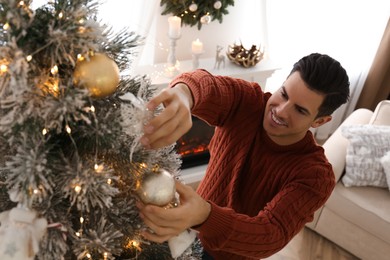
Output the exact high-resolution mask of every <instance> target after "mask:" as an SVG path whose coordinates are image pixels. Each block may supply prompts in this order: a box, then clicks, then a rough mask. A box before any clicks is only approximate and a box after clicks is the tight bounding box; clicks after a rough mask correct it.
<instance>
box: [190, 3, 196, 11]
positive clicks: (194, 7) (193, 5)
mask: <svg viewBox="0 0 390 260" xmlns="http://www.w3.org/2000/svg"><path fill="white" fill-rule="evenodd" d="M189 8H190V11H191V12H195V11H196V10H198V5H197V4H195V3H192V4H191V5H190V7H189Z"/></svg>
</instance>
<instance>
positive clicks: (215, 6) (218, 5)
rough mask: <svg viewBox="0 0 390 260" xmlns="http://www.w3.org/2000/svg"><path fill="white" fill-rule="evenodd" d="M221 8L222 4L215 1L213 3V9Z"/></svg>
mask: <svg viewBox="0 0 390 260" xmlns="http://www.w3.org/2000/svg"><path fill="white" fill-rule="evenodd" d="M221 7H222V2H221V1H216V2H215V3H214V8H215V9H217V10H218V9H219V8H221Z"/></svg>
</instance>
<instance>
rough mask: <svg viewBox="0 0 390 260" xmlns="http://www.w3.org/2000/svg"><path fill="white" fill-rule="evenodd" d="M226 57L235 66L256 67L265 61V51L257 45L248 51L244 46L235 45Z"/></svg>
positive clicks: (231, 46) (230, 47)
mask: <svg viewBox="0 0 390 260" xmlns="http://www.w3.org/2000/svg"><path fill="white" fill-rule="evenodd" d="M226 55H227V57H228V58H229V60H231V61H232V62H234V63H235V64H237V65H240V66H244V67H245V68H249V67H252V66H255V65H256V64H257V63H259V62H260V61H261V60H262V59H263V57H264V51H261V50H260V48H257V47H256V45H252V47H251V48H250V49H249V50H247V49H245V48H244V46H242V44H240V45H238V44H234V45H229V49H228V51H227V53H226Z"/></svg>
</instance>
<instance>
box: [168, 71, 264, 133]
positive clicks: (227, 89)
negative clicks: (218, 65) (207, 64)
mask: <svg viewBox="0 0 390 260" xmlns="http://www.w3.org/2000/svg"><path fill="white" fill-rule="evenodd" d="M178 83H184V84H186V85H187V86H188V87H189V88H190V90H191V93H192V95H193V98H194V106H193V108H192V111H191V112H192V114H193V115H195V116H197V117H199V118H201V119H203V120H204V121H206V122H207V123H209V124H210V125H214V126H221V125H223V124H224V123H225V120H227V119H228V120H231V121H234V120H235V116H234V115H237V114H238V110H245V109H246V110H247V111H250V110H248V108H250V107H251V106H252V107H255V104H256V103H258V102H259V100H260V96H259V95H261V94H262V93H263V92H262V91H261V88H260V86H259V85H258V84H257V83H253V82H248V81H244V80H241V79H236V78H231V77H222V76H214V75H212V74H210V73H209V72H207V71H206V70H203V69H198V70H195V71H193V72H187V73H183V74H181V75H179V76H178V77H176V78H175V79H174V80H173V81H172V82H171V83H170V87H173V86H175V85H176V84H178ZM245 96H252V103H251V102H248V99H245V104H243V102H242V101H243V97H245Z"/></svg>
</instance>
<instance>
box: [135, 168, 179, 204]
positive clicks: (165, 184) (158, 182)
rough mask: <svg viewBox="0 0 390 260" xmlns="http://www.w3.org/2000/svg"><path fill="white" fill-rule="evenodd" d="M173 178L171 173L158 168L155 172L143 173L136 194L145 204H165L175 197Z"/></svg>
mask: <svg viewBox="0 0 390 260" xmlns="http://www.w3.org/2000/svg"><path fill="white" fill-rule="evenodd" d="M175 192H176V188H175V180H174V179H173V176H172V174H170V173H169V172H167V171H166V170H163V169H159V170H158V171H156V172H149V173H145V176H144V177H143V179H142V182H141V185H140V187H139V188H138V189H137V194H138V197H139V198H140V200H141V201H142V202H143V203H145V204H153V205H156V206H166V205H168V204H169V203H171V202H173V199H174V198H175Z"/></svg>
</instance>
